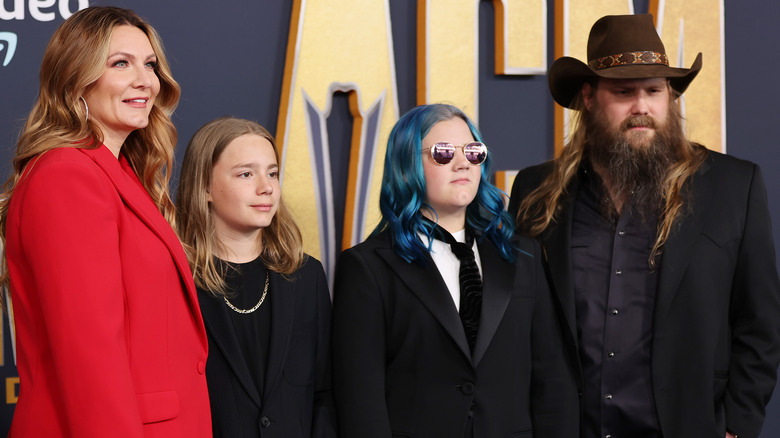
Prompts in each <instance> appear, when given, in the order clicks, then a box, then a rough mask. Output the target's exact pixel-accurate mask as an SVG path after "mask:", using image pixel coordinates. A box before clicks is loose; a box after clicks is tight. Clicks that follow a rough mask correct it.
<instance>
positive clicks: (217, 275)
mask: <svg viewBox="0 0 780 438" xmlns="http://www.w3.org/2000/svg"><path fill="white" fill-rule="evenodd" d="M247 134H252V135H258V136H260V137H263V138H265V139H266V140H268V141H269V142H270V143H271V146H273V148H274V154H275V155H276V160H277V162H278V161H279V149H278V148H277V146H276V141H275V140H274V138H273V136H272V135H271V134H270V133H269V132H268V131H267V130H266V129H265V128H263V127H262V126H260V125H259V124H257V123H255V122H252V121H250V120H244V119H239V118H235V117H221V118H218V119H216V120H212V121H211V122H209V123H207V124H205V125H203V127H201V128H200V129H199V130H198V131H197V132H196V133H195V135H194V136H193V137H192V139H191V140H190V142H189V144H188V145H187V151H186V152H185V154H184V163H183V164H182V169H181V175H180V176H179V185H178V190H177V192H176V218H177V219H176V223H177V231H178V233H179V238H180V239H181V241H182V243H183V244H184V248H185V250H186V251H187V255H188V257H189V260H190V267H191V268H192V273H193V276H194V278H195V284H196V285H197V286H198V287H199V288H201V289H205V290H207V291H210V292H211V293H212V294H214V295H218V296H219V295H225V294H227V293H229V291H227V290H226V285H225V281H224V277H225V274H226V273H225V272H223V270H222V269H220V268H219V266H218V265H217V264H216V263H215V261H214V257H213V255H214V254H215V253H221V252H224V249H225V248H224V246H223V244H222V242H220V241H219V239H218V238H217V236H216V232H215V227H214V217H213V215H212V211H211V205H210V204H209V202H208V201H207V193H208V189H209V187H210V186H211V175H212V171H213V169H214V164H215V163H216V162H217V160H219V157H220V155H222V152H224V150H225V148H226V147H227V146H228V145H229V144H230V142H232V141H233V140H235V139H236V138H238V137H240V136H242V135H247ZM258 239H260V242H259V243H260V245H261V247H262V252H261V254H260V258H261V259H262V260H263V262H264V263H265V264H266V266H267V267H268V269H270V270H272V271H274V272H278V273H280V274H283V275H289V274H292V273H294V272H295V271H296V270H298V268H300V267H301V265H302V264H303V258H304V254H303V239H302V237H301V231H300V229H299V228H298V225H297V224H296V223H295V220H294V219H293V217H292V214H291V213H290V211H289V210H288V209H287V207H286V206H285V203H284V200H283V199H280V201H279V208H278V209H277V211H276V214H275V215H274V217H273V219H271V223H270V224H269V225H268V227H266V228H264V229H263V232H262V233H259V237H258Z"/></svg>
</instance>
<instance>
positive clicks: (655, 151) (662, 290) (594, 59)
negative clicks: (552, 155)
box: [509, 15, 780, 438]
mask: <svg viewBox="0 0 780 438" xmlns="http://www.w3.org/2000/svg"><path fill="white" fill-rule="evenodd" d="M588 61H589V62H588V64H585V63H583V62H581V61H579V60H576V59H574V58H570V57H563V58H560V59H558V60H556V61H555V62H554V63H553V65H552V67H551V68H550V72H549V83H550V90H551V92H552V96H553V98H554V99H555V101H556V102H558V103H559V104H561V105H562V106H564V107H568V108H570V109H573V110H575V111H574V114H575V116H576V120H575V121H574V123H573V129H572V133H571V136H570V139H569V142H568V144H567V145H566V147H565V148H564V150H563V152H562V153H561V155H560V156H559V157H558V158H556V159H555V160H553V161H550V162H548V163H545V164H542V165H540V166H535V167H531V168H528V169H525V170H523V171H522V172H520V174H518V176H517V178H516V180H515V182H514V185H513V187H512V196H511V202H510V206H509V210H510V213H512V214H514V215H515V216H516V217H517V220H518V225H519V229H521V230H522V231H523V232H524V233H525V234H527V235H530V236H533V237H536V238H538V239H539V240H540V241H541V242H542V244H543V248H544V254H545V267H546V269H547V274H548V276H549V278H550V284H551V285H552V286H553V294H554V295H555V297H556V299H557V304H558V306H559V311H560V315H561V321H562V324H563V325H564V327H563V332H564V335H565V336H566V338H567V339H566V342H567V344H568V346H569V347H568V348H569V353H570V359H571V361H570V362H571V371H572V381H573V382H574V383H573V384H572V387H574V385H576V387H577V388H578V389H579V397H580V412H581V422H580V437H582V438H596V437H612V438H623V437H626V438H650V437H658V438H660V437H664V438H700V437H705V438H708V437H712V438H722V437H724V436H725V437H736V436H739V437H740V438H744V437H757V436H758V435H759V433H760V430H761V427H762V424H763V422H764V416H765V411H766V404H767V403H768V401H769V398H770V397H771V395H772V391H773V389H774V386H775V382H776V378H777V367H778V363H780V280H778V275H777V268H776V265H775V251H774V247H773V238H772V230H771V222H770V218H769V210H768V205H767V194H766V188H765V185H764V181H763V178H762V176H761V171H760V169H759V168H758V166H756V165H755V164H753V163H749V162H747V161H743V160H738V159H736V158H733V157H729V156H726V155H723V154H720V153H716V152H712V151H708V150H707V149H706V148H704V147H703V146H701V145H699V144H695V143H693V142H691V141H689V140H687V139H686V136H685V134H684V132H683V124H682V116H681V114H680V110H679V106H678V103H677V99H678V98H679V97H680V95H681V94H682V93H683V92H684V91H685V89H686V88H687V87H688V85H689V84H690V83H691V81H692V80H693V79H694V77H695V76H696V75H697V74H698V72H699V70H700V69H701V65H702V64H701V53H699V55H698V56H697V57H696V60H695V61H694V63H693V65H692V66H691V68H689V69H684V68H671V67H669V65H668V60H667V57H666V53H665V50H664V46H663V43H662V42H661V39H660V38H659V36H658V34H657V33H656V31H655V27H654V25H653V20H652V16H650V15H627V16H607V17H603V18H601V19H599V20H598V21H597V22H596V23H595V24H594V26H593V28H592V29H591V33H590V36H589V39H588ZM575 421H576V419H575Z"/></svg>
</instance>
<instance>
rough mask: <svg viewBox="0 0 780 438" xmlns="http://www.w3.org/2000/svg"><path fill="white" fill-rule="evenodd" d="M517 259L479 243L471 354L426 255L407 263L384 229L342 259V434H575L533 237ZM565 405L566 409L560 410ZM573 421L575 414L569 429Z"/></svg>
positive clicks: (337, 302)
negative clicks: (478, 295) (423, 260)
mask: <svg viewBox="0 0 780 438" xmlns="http://www.w3.org/2000/svg"><path fill="white" fill-rule="evenodd" d="M517 243H518V245H519V246H520V248H521V249H522V252H520V253H519V255H518V261H517V263H516V264H514V265H513V264H511V263H507V262H506V261H504V260H503V259H502V258H501V257H500V256H499V252H498V250H497V249H496V247H495V246H494V245H493V244H491V243H489V242H488V241H487V240H485V241H483V242H481V243H479V251H480V258H481V262H482V270H483V303H482V316H481V322H480V326H479V332H478V336H477V340H476V345H475V348H474V353H473V355H472V354H471V353H470V352H469V347H468V344H467V342H466V337H465V334H464V331H463V326H462V324H461V321H460V317H459V316H458V312H457V310H456V307H455V304H454V302H453V300H452V296H451V295H450V293H449V291H448V290H447V287H446V285H445V284H444V280H443V279H442V277H441V275H440V274H439V271H438V269H437V267H436V265H435V263H434V262H433V260H432V259H431V258H430V256H429V257H428V258H427V266H426V267H421V266H419V265H417V264H410V263H407V262H406V261H404V260H403V259H402V258H401V257H399V256H398V255H397V254H396V253H395V251H393V249H392V244H391V241H390V237H389V235H388V234H387V233H382V234H379V235H377V236H374V237H371V238H369V239H368V240H366V241H365V242H364V243H361V244H359V245H357V246H355V247H354V248H352V249H348V250H346V251H344V252H343V253H342V254H341V257H340V258H339V261H338V266H337V273H336V285H335V290H334V325H333V327H334V328H333V363H334V371H333V373H334V374H333V375H334V398H335V400H336V407H337V411H338V415H339V436H341V437H342V438H369V437H370V438H390V437H391V436H392V437H417V438H460V437H463V436H464V433H465V431H466V428H467V424H468V422H469V418H470V417H472V416H473V417H472V418H473V432H474V433H473V436H474V437H476V438H502V437H532V436H534V435H535V436H540V437H545V438H554V437H562V438H571V437H572V436H574V435H572V434H571V431H572V430H576V428H575V429H567V425H566V424H565V423H563V422H561V421H560V420H561V419H563V418H570V417H571V416H572V415H573V416H576V415H577V398H578V394H577V390H576V384H575V382H574V380H573V378H571V376H570V374H567V372H568V370H567V369H566V366H565V364H564V361H563V360H562V355H563V344H562V341H561V338H560V336H561V334H560V327H559V324H558V322H557V320H556V317H555V314H554V311H553V308H552V297H551V296H550V293H549V290H548V287H547V282H546V280H545V278H544V273H543V270H542V266H541V263H540V260H539V257H538V254H539V247H538V244H537V243H536V242H534V241H532V240H530V239H521V240H519V241H518V242H517ZM567 410H568V411H569V412H571V413H567ZM572 426H573V427H576V421H575V422H574V424H573V425H572Z"/></svg>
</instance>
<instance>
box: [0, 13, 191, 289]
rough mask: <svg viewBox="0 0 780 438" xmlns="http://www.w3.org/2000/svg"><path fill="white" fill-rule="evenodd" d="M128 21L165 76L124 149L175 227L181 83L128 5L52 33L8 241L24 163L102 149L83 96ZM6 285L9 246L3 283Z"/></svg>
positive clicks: (17, 159) (19, 153)
mask: <svg viewBox="0 0 780 438" xmlns="http://www.w3.org/2000/svg"><path fill="white" fill-rule="evenodd" d="M124 25H128V26H134V27H137V28H138V29H140V30H141V31H142V32H143V33H144V34H146V36H147V37H148V38H149V42H150V44H151V46H152V49H153V50H154V53H155V55H156V56H157V68H156V69H155V73H156V74H157V77H158V78H159V80H160V92H159V94H158V95H157V98H156V99H155V102H154V106H153V107H152V110H151V113H150V115H149V123H148V125H147V126H146V127H145V128H143V129H138V130H135V131H133V132H132V133H131V134H130V135H129V136H128V137H127V139H126V140H125V142H124V144H123V145H122V154H123V155H124V156H125V157H126V158H127V160H128V162H129V163H130V166H131V167H132V168H133V171H134V172H135V173H136V175H138V178H139V179H140V180H141V183H142V184H143V186H144V188H145V189H146V191H147V192H148V193H149V194H150V195H151V197H152V199H153V200H154V202H155V204H156V205H157V207H158V208H159V209H160V212H162V214H163V215H164V216H165V218H166V219H167V220H168V221H169V222H170V223H171V224H172V225H173V224H174V221H175V213H174V205H173V201H172V200H171V198H170V193H169V187H168V184H169V180H170V174H169V171H170V169H171V167H172V165H173V149H174V147H175V145H176V128H175V127H174V126H173V123H172V122H171V119H170V116H171V114H172V113H173V111H174V109H175V108H176V106H177V105H178V102H179V96H180V94H181V91H180V88H179V84H177V83H176V81H175V80H174V79H173V77H172V76H171V70H170V67H169V65H168V61H167V59H166V58H165V53H164V51H163V46H162V42H161V40H160V37H159V35H158V34H157V32H156V31H155V30H154V28H152V26H151V25H149V24H148V23H146V22H145V21H144V20H143V19H141V18H140V17H139V16H138V15H136V14H135V12H133V11H131V10H129V9H121V8H115V7H90V8H86V9H83V10H81V11H79V12H76V13H75V14H73V15H72V16H71V17H70V18H68V19H67V20H65V22H63V23H62V25H61V26H60V27H59V28H58V29H57V30H56V31H55V32H54V35H53V36H52V37H51V40H49V44H48V45H47V47H46V51H45V52H44V54H43V61H42V62H41V70H40V75H39V77H40V91H39V94H38V98H37V100H36V101H35V104H34V106H33V109H32V111H31V112H30V114H29V116H28V117H27V122H26V123H25V125H24V128H23V129H22V131H21V134H20V136H19V140H18V142H17V146H16V154H15V155H14V158H13V170H12V173H11V176H10V177H9V178H8V180H7V181H6V182H5V185H4V186H3V190H4V192H3V194H2V195H0V196H2V197H1V198H0V233H2V239H3V243H4V244H5V232H6V228H5V227H6V220H7V215H8V206H9V204H10V203H11V202H12V199H13V194H14V189H15V188H16V187H17V185H18V184H19V181H20V180H21V179H22V178H23V175H24V171H25V168H26V167H27V166H28V165H29V166H32V165H34V163H35V160H36V157H39V156H40V155H41V154H43V153H45V152H47V151H49V150H52V149H56V148H61V147H76V148H89V149H96V148H98V147H100V146H101V144H102V142H103V133H102V132H101V131H100V129H99V128H98V126H97V125H96V124H95V123H94V121H93V120H87V110H86V108H85V105H84V103H82V100H81V97H82V96H83V95H84V94H85V93H86V91H87V90H88V89H89V88H90V87H91V86H92V85H93V84H94V83H95V82H96V81H97V80H98V78H100V76H101V75H102V74H103V71H104V70H105V65H106V60H107V59H108V50H109V44H110V42H111V35H112V33H113V31H114V29H116V28H117V27H119V26H124ZM8 284H9V278H8V271H7V269H6V259H5V251H3V273H2V276H0V285H3V286H7V285H8Z"/></svg>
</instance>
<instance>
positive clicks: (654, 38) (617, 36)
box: [548, 14, 701, 108]
mask: <svg viewBox="0 0 780 438" xmlns="http://www.w3.org/2000/svg"><path fill="white" fill-rule="evenodd" d="M699 70H701V52H699V54H698V55H697V56H696V60H694V61H693V64H692V65H691V68H689V69H686V68H673V67H669V60H668V58H667V57H666V50H665V49H664V43H663V42H661V38H660V37H659V36H658V33H657V32H656V31H655V25H654V24H653V16H652V15H650V14H642V15H607V16H606V17H602V18H600V19H599V20H598V21H596V23H594V24H593V27H592V28H591V29H590V35H589V36H588V63H587V64H585V63H583V62H582V61H580V60H578V59H575V58H572V57H569V56H564V57H561V58H558V59H557V60H555V62H553V64H552V66H551V67H550V72H549V74H548V80H549V82H550V92H551V93H552V96H553V99H555V101H556V102H558V103H559V104H560V105H561V106H564V107H567V108H571V106H570V105H571V104H572V101H573V100H574V96H576V95H577V93H579V92H580V90H582V84H583V83H584V82H585V81H586V80H587V79H588V78H613V79H644V78H668V79H669V83H670V84H671V86H672V89H673V90H675V91H676V92H677V93H678V94H682V93H683V92H684V91H685V89H686V88H688V85H689V84H690V83H691V81H692V80H693V78H695V77H696V75H697V74H698V73H699Z"/></svg>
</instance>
